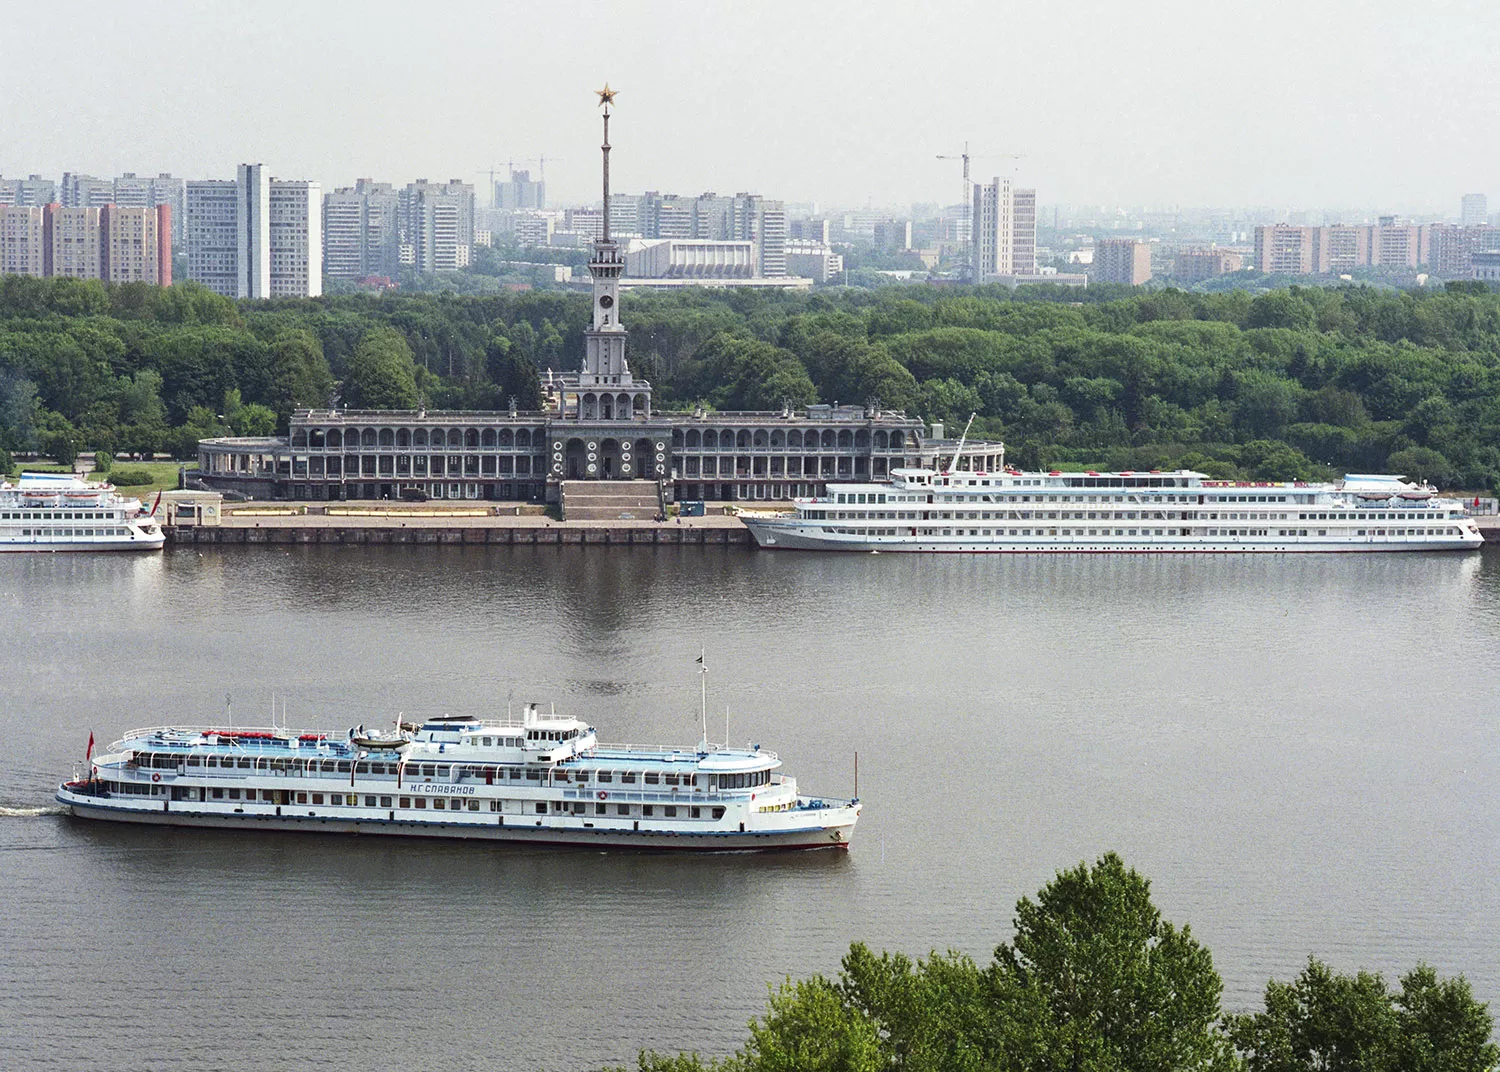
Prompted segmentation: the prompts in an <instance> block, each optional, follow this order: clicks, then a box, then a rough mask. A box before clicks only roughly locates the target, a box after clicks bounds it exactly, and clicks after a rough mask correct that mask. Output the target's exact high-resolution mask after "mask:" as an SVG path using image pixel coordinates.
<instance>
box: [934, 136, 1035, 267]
mask: <svg viewBox="0 0 1500 1072" xmlns="http://www.w3.org/2000/svg"><path fill="white" fill-rule="evenodd" d="M937 158H938V159H939V160H962V161H963V162H964V195H963V200H962V201H960V202H959V204H960V205H961V206H962V207H961V208H960V209H959V213H960V215H959V217H958V218H959V219H960V220H961V221H962V220H968V221H969V237H968V238H966V239H965V240H964V244H963V263H964V266H965V269H966V270H969V271H972V270H973V263H972V261H973V258H972V257H971V256H970V254H969V250H970V249H971V246H972V243H973V241H974V223H973V213H974V191H973V187H972V185H971V184H970V182H969V161H970V160H1024V159H1026V154H1025V153H983V154H979V153H970V152H969V143H968V142H964V151H963V152H961V153H939V154H938V156H937Z"/></svg>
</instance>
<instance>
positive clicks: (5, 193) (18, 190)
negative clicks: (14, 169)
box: [0, 175, 57, 206]
mask: <svg viewBox="0 0 1500 1072" xmlns="http://www.w3.org/2000/svg"><path fill="white" fill-rule="evenodd" d="M56 200H57V183H55V182H53V181H52V180H51V179H44V178H42V177H41V176H40V175H31V176H28V177H27V178H24V179H0V205H35V206H41V205H50V204H52V203H53V202H54V201H56Z"/></svg>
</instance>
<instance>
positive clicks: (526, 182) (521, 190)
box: [495, 168, 547, 212]
mask: <svg viewBox="0 0 1500 1072" xmlns="http://www.w3.org/2000/svg"><path fill="white" fill-rule="evenodd" d="M495 207H496V208H499V209H509V210H510V211H512V212H514V211H517V210H528V209H544V208H546V207H547V184H546V183H545V182H544V181H542V180H541V179H537V180H536V181H535V182H533V181H532V180H531V172H529V171H517V170H516V169H515V168H511V170H510V179H509V180H507V181H506V182H497V183H495Z"/></svg>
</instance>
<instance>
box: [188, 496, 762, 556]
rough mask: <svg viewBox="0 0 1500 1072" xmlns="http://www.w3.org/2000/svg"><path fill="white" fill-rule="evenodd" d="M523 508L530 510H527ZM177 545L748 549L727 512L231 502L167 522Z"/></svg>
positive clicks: (743, 530) (743, 535) (745, 532)
mask: <svg viewBox="0 0 1500 1072" xmlns="http://www.w3.org/2000/svg"><path fill="white" fill-rule="evenodd" d="M522 509H523V510H524V508H522ZM502 511H503V512H502ZM164 530H165V532H166V534H167V542H168V543H171V544H198V545H202V544H224V545H229V544H462V545H471V544H523V545H548V544H555V545H566V544H598V545H608V546H616V547H617V546H627V547H634V546H660V545H680V544H686V545H691V546H705V545H706V546H722V547H749V546H751V544H752V541H751V539H750V532H749V530H748V529H746V528H745V526H744V524H743V523H741V521H740V519H739V518H737V517H733V516H725V515H722V514H714V515H709V516H707V517H685V518H672V519H669V520H667V521H653V520H650V519H640V520H637V519H633V518H619V519H615V520H608V521H603V520H589V521H557V520H554V519H552V518H549V517H546V516H545V515H543V514H540V513H526V512H521V513H518V512H516V508H514V507H501V508H499V509H498V510H496V509H490V508H486V507H482V506H475V507H473V508H445V507H434V506H432V505H431V504H420V505H416V504H414V505H412V506H409V507H408V506H406V505H403V504H391V505H389V506H386V505H381V506H379V507H373V506H372V507H365V506H358V507H353V506H350V507H344V506H334V505H331V504H328V503H316V504H297V503H277V504H275V505H271V504H263V503H247V504H235V505H230V504H227V503H226V504H225V506H224V510H223V513H222V515H221V517H220V518H219V520H218V523H217V524H213V525H204V524H182V523H176V524H168V525H165V526H164Z"/></svg>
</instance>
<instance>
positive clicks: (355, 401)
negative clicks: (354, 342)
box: [344, 328, 418, 409]
mask: <svg viewBox="0 0 1500 1072" xmlns="http://www.w3.org/2000/svg"><path fill="white" fill-rule="evenodd" d="M344 398H345V401H347V402H348V403H349V405H351V406H356V407H361V408H364V409H414V408H416V406H417V402H418V396H417V366H416V363H415V362H414V361H413V360H412V350H411V347H410V346H409V345H407V342H406V339H405V337H404V336H403V335H402V334H401V333H400V332H399V331H396V330H395V329H394V328H373V329H372V330H370V331H368V332H366V333H365V335H364V337H363V338H361V339H360V340H359V345H358V346H356V347H355V348H354V356H353V357H352V358H351V359H350V361H349V371H348V374H347V376H346V378H345V380H344Z"/></svg>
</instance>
